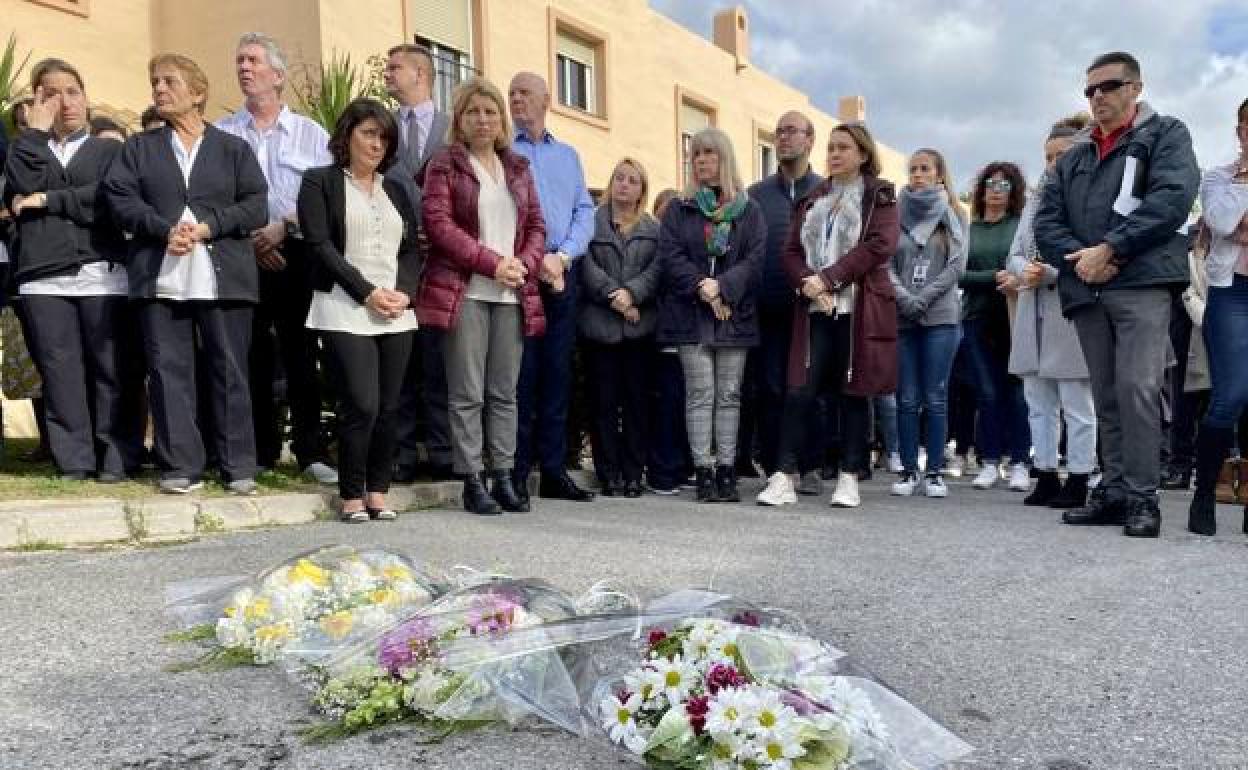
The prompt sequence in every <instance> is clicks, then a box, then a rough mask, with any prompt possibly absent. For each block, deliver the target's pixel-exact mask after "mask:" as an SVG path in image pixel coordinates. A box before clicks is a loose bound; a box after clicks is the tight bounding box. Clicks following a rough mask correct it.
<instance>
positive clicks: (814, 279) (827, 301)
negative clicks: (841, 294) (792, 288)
mask: <svg viewBox="0 0 1248 770" xmlns="http://www.w3.org/2000/svg"><path fill="white" fill-rule="evenodd" d="M799 291H800V292H801V294H802V296H803V297H805V298H806V299H808V300H810V302H811V304H812V305H814V306H815V310H817V311H818V312H820V313H823V314H824V315H836V292H834V291H832V290H831V289H830V288H828V284H827V281H825V280H823V276H821V275H819V274H818V273H813V274H811V275H808V276H806V277H805V278H803V279H802V288H801V289H800V290H799Z"/></svg>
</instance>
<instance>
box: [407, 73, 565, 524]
mask: <svg viewBox="0 0 1248 770" xmlns="http://www.w3.org/2000/svg"><path fill="white" fill-rule="evenodd" d="M452 113H453V114H452V123H451V137H450V139H451V141H450V142H449V143H448V144H447V146H446V147H445V148H443V149H442V150H440V151H439V152H438V153H437V154H435V155H434V156H433V157H432V158H430V159H429V163H428V165H427V166H425V170H424V179H423V186H422V187H423V203H422V214H423V217H424V225H425V230H426V232H427V233H428V236H429V244H430V254H429V260H428V262H427V264H426V265H425V269H424V274H423V275H422V276H421V283H420V291H419V295H418V297H417V302H416V316H417V318H418V319H419V321H420V323H421V324H422V325H426V324H427V325H429V326H432V327H434V328H437V329H445V330H446V347H445V356H446V379H447V392H448V406H449V413H450V424H451V451H452V456H453V459H454V465H455V472H456V473H458V474H460V475H462V476H463V477H464V509H465V510H467V511H468V512H470V513H476V514H481V515H490V514H497V513H501V512H502V511H503V510H507V511H511V512H516V513H520V512H527V511H528V510H529V506H528V503H526V502H524V500H523V499H522V498H521V497H520V496H519V495H518V494H517V493H516V490H515V488H514V487H513V486H512V483H511V473H510V471H511V468H512V466H513V464H514V456H515V451H516V422H517V411H516V383H517V381H518V379H519V377H520V359H521V356H522V354H523V353H524V338H525V337H531V336H537V335H540V334H542V333H543V332H544V331H545V329H546V318H545V316H544V315H543V313H542V301H541V297H540V296H539V295H538V290H537V275H538V267H539V265H540V262H541V259H542V253H543V251H544V248H545V244H546V224H545V222H544V221H543V220H542V212H541V208H540V205H539V203H538V198H537V188H536V186H535V185H534V183H533V176H532V174H531V173H530V172H529V164H528V161H526V160H525V159H524V158H522V157H521V156H519V155H517V154H516V153H514V152H512V151H511V149H510V144H509V142H510V137H511V128H510V127H509V126H508V123H507V109H506V107H505V103H504V101H503V97H502V94H501V93H499V91H498V89H497V88H496V87H495V86H494V85H493V84H492V83H490V82H489V81H488V80H485V79H484V78H479V77H478V78H473V79H471V80H468V81H466V82H465V83H463V84H461V85H460V86H459V87H458V88H457V89H456V91H455V98H454V105H453V109H452ZM483 447H484V448H486V449H488V451H489V459H490V463H489V467H490V477H491V478H492V479H493V485H492V487H491V488H490V489H489V490H488V491H487V489H486V480H487V478H486V476H485V462H484V456H483Z"/></svg>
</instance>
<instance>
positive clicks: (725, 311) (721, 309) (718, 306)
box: [698, 278, 732, 321]
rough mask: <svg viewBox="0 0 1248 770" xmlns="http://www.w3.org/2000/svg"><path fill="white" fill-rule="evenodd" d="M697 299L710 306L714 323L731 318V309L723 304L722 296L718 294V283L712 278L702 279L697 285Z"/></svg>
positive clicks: (726, 304)
mask: <svg viewBox="0 0 1248 770" xmlns="http://www.w3.org/2000/svg"><path fill="white" fill-rule="evenodd" d="M698 298H699V299H701V300H702V301H703V302H705V303H706V304H708V305H710V306H711V312H712V313H714V314H715V320H716V321H727V320H728V319H729V318H732V308H730V307H728V303H727V302H724V297H723V295H722V294H720V293H719V281H717V280H715V279H714V278H703V279H702V280H701V282H699V283H698Z"/></svg>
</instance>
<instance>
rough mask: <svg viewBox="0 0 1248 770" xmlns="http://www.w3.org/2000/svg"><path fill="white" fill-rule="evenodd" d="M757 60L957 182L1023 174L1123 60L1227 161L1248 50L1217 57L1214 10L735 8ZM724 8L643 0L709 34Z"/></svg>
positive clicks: (1058, 2)
mask: <svg viewBox="0 0 1248 770" xmlns="http://www.w3.org/2000/svg"><path fill="white" fill-rule="evenodd" d="M744 3H745V5H746V7H747V12H748V14H749V17H750V22H751V27H752V30H751V47H752V59H753V60H754V61H755V62H756V63H757V64H758V66H759V67H761V68H762V69H764V70H766V71H768V72H770V73H772V74H773V75H775V76H777V77H779V78H781V79H783V80H786V81H788V82H790V83H792V84H793V85H795V86H796V87H798V88H800V89H802V90H803V91H806V92H807V93H809V94H810V95H811V98H812V99H813V100H814V102H815V103H816V104H818V105H819V106H820V107H822V108H823V109H824V110H826V111H828V112H830V113H835V112H836V100H837V98H838V97H840V96H844V95H847V94H862V95H864V96H865V97H866V100H867V119H868V122H869V123H870V125H871V126H872V128H873V129H874V131H875V133H876V135H877V136H879V137H880V138H881V140H882V141H884V142H886V143H888V144H890V145H892V146H893V147H895V148H897V149H898V150H901V151H902V152H907V151H909V150H912V149H914V148H916V147H920V146H924V145H930V146H933V147H936V148H938V149H941V150H943V151H944V152H945V153H946V155H947V156H948V157H949V158H950V161H951V163H952V165H953V167H954V171H955V173H956V175H957V176H958V178H959V179H961V180H968V179H969V178H970V177H971V176H972V175H973V174H974V172H975V171H976V170H977V169H978V168H980V167H982V166H983V165H984V164H985V163H988V162H990V161H993V160H1013V161H1016V162H1019V163H1021V164H1022V165H1023V166H1024V168H1025V169H1026V170H1027V171H1028V173H1029V174H1030V175H1035V174H1036V173H1038V172H1039V170H1040V166H1041V164H1042V157H1041V150H1040V145H1041V142H1042V139H1043V136H1044V134H1045V132H1046V131H1047V130H1048V127H1049V126H1050V125H1051V124H1052V123H1053V122H1054V121H1055V120H1057V119H1058V118H1061V117H1063V116H1065V115H1068V114H1070V113H1072V112H1075V111H1077V110H1081V109H1085V108H1086V102H1085V100H1084V98H1083V95H1082V93H1081V91H1082V88H1083V84H1084V69H1085V68H1086V67H1087V64H1088V63H1089V62H1090V61H1091V60H1092V59H1093V58H1094V57H1095V56H1096V55H1097V54H1100V53H1104V52H1105V51H1109V50H1126V51H1130V52H1132V53H1133V54H1135V55H1136V57H1137V58H1139V59H1140V62H1141V65H1142V68H1143V70H1144V81H1145V92H1144V98H1145V99H1146V100H1148V101H1149V102H1150V103H1151V104H1152V105H1153V106H1154V107H1155V108H1156V109H1158V110H1159V111H1161V112H1164V113H1167V114H1172V115H1176V116H1178V117H1180V118H1182V119H1183V120H1184V122H1186V123H1187V125H1188V128H1189V129H1190V130H1191V132H1192V135H1193V137H1194V140H1195V143H1196V150H1197V153H1198V157H1199V158H1200V161H1201V163H1202V165H1211V164H1214V163H1222V162H1226V161H1228V160H1230V159H1231V158H1233V157H1234V154H1235V151H1236V144H1235V141H1234V136H1233V127H1234V111H1235V108H1236V107H1237V106H1238V105H1239V103H1240V102H1241V101H1243V99H1244V98H1245V97H1248V40H1245V41H1240V42H1241V46H1240V47H1241V50H1239V51H1237V52H1236V51H1229V52H1228V51H1227V50H1226V41H1225V40H1222V41H1221V45H1222V49H1223V50H1222V52H1221V53H1215V52H1214V51H1213V50H1212V39H1213V36H1212V34H1211V29H1210V25H1211V23H1212V19H1213V14H1214V12H1215V11H1217V10H1219V9H1221V10H1222V11H1225V9H1226V3H1225V2H1224V1H1223V2H1220V1H1219V0H1182V1H1180V0H1126V1H1125V2H1118V3H1088V4H1085V3H1083V2H1079V1H1078V0H1055V1H1054V2H1046V3H1032V2H1015V1H1008V2H987V1H985V0H810V1H809V2H801V3H799V2H766V1H765V0H744ZM726 4H727V3H726V2H723V0H719V1H718V2H717V1H716V0H652V6H653V7H654V8H655V9H656V10H658V11H660V12H663V13H665V14H667V15H669V16H672V17H673V18H675V19H676V20H678V21H680V22H681V23H683V24H685V25H686V26H688V27H689V28H690V29H693V30H694V31H696V32H698V33H700V34H703V35H707V34H708V32H709V29H710V26H711V16H712V14H713V13H714V12H715V11H716V10H717V9H719V8H720V7H723V6H724V5H726Z"/></svg>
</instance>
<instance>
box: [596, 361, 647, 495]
mask: <svg viewBox="0 0 1248 770" xmlns="http://www.w3.org/2000/svg"><path fill="white" fill-rule="evenodd" d="M653 350H654V340H653V338H650V337H645V338H642V339H637V340H625V341H623V342H618V343H615V344H613V345H603V344H600V343H596V342H589V341H583V342H582V345H581V352H582V353H583V354H584V356H585V362H586V365H587V366H588V373H589V381H588V384H589V391H590V394H591V400H592V405H591V407H590V409H591V413H592V421H593V428H594V429H593V430H592V431H590V441H591V442H592V445H593V451H594V470H595V472H596V473H597V475H598V478H599V480H600V481H604V482H605V481H611V480H615V479H619V478H623V479H624V480H625V481H638V482H639V481H641V473H642V471H643V470H644V468H645V464H646V448H647V446H648V444H647V440H648V439H647V434H648V432H649V431H648V430H647V417H648V415H647V413H648V411H649V410H648V407H649V402H648V399H649V395H650V392H649V391H650V362H651V360H652V359H653V357H654V352H653Z"/></svg>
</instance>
